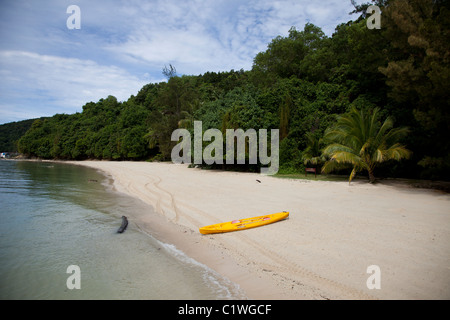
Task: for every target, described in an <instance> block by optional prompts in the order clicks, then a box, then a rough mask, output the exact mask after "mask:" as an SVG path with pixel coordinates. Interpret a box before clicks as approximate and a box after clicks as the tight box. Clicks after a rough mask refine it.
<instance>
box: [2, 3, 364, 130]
mask: <svg viewBox="0 0 450 320" xmlns="http://www.w3.org/2000/svg"><path fill="white" fill-rule="evenodd" d="M360 2H361V1H359V2H358V3H360ZM70 5H77V6H78V7H79V8H80V10H81V29H79V30H77V29H72V30H70V29H68V28H67V25H66V21H67V19H68V18H69V17H70V15H71V14H68V13H67V12H66V11H67V8H68V7H69V6H70ZM352 10H353V7H352V5H351V2H350V0H323V1H317V0H280V1H274V0H240V1H237V0H184V1H181V0H148V1H144V0H102V1H92V0H91V1H86V0H83V1H79V0H39V1H36V0H28V1H27V0H0V124H2V123H7V122H12V121H19V120H24V119H30V118H37V117H41V116H52V115H54V114H56V113H67V114H72V113H75V112H80V111H81V110H82V106H83V105H84V104H85V103H87V102H89V101H94V102H96V101H98V100H99V99H100V98H105V97H107V96H108V95H113V96H115V97H117V99H118V100H119V101H124V100H127V99H128V98H129V97H130V96H131V95H132V94H134V95H135V94H137V92H138V91H139V89H140V88H142V86H143V85H145V84H146V83H150V82H152V83H154V82H160V81H165V78H164V76H163V75H162V72H161V71H162V69H163V68H164V66H165V65H167V66H168V65H169V64H172V65H174V66H175V67H176V69H177V72H178V74H189V75H199V74H203V73H205V72H207V71H214V72H219V71H229V70H231V69H235V70H240V69H244V70H250V69H251V67H252V63H253V58H254V57H255V56H256V54H257V53H258V52H261V51H264V50H265V49H266V48H267V45H268V43H269V42H270V41H271V40H272V39H273V38H275V37H276V36H278V35H281V36H286V35H287V34H288V31H289V29H290V28H291V27H292V26H295V27H296V28H297V29H298V30H302V29H303V27H304V25H305V24H306V23H307V22H310V23H313V24H315V25H317V26H319V27H321V28H322V30H323V31H324V32H325V33H326V34H327V35H328V36H331V35H332V33H333V32H334V29H335V27H336V26H337V25H338V24H340V23H343V22H347V21H349V20H351V19H352V18H355V17H352V16H350V15H349V12H351V11H352Z"/></svg>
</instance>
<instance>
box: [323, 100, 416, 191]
mask: <svg viewBox="0 0 450 320" xmlns="http://www.w3.org/2000/svg"><path fill="white" fill-rule="evenodd" d="M378 113H379V109H378V108H376V109H374V110H373V112H372V113H367V112H364V111H363V110H357V109H356V108H352V110H351V111H350V112H349V113H347V114H344V115H341V116H339V117H338V121H337V124H336V126H335V127H333V128H331V129H329V130H327V132H326V133H325V139H326V140H327V141H330V142H331V144H330V145H328V146H327V147H326V148H325V149H324V151H323V152H324V154H325V155H328V156H329V157H330V160H329V161H327V162H326V163H325V165H324V166H323V167H322V172H324V173H327V172H330V171H332V170H334V169H337V168H340V167H342V166H343V165H349V164H350V165H351V166H353V170H352V172H351V174H350V177H349V183H350V182H351V181H352V179H353V178H354V177H355V175H356V173H357V172H359V171H362V170H367V171H368V173H369V181H370V183H373V182H374V181H375V176H374V169H375V167H376V166H377V165H378V164H380V163H382V162H384V161H387V160H397V161H399V160H401V159H406V158H409V157H410V155H411V151H409V150H407V149H406V148H405V146H404V145H402V144H400V143H399V141H400V139H401V138H403V137H404V136H406V135H407V134H408V132H409V130H408V128H405V127H403V128H394V127H393V126H394V122H393V120H392V118H390V117H389V118H387V119H386V120H385V121H384V122H383V124H381V123H380V122H379V121H378V118H379V116H378Z"/></svg>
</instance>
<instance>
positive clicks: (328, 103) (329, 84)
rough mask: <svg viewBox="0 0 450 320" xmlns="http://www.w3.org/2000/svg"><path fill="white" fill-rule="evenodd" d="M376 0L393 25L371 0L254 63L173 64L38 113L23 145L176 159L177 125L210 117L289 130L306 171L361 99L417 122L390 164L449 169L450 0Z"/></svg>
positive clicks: (65, 152) (222, 125)
mask: <svg viewBox="0 0 450 320" xmlns="http://www.w3.org/2000/svg"><path fill="white" fill-rule="evenodd" d="M373 3H374V4H376V5H378V6H380V8H381V11H382V20H381V29H368V28H367V26H366V18H367V15H366V13H365V9H366V8H367V6H368V4H366V5H361V6H355V11H354V12H355V13H356V14H358V13H359V14H360V16H359V17H358V18H357V19H356V20H354V21H348V22H347V23H344V24H341V25H338V26H337V27H336V29H335V32H334V33H333V35H332V36H331V37H328V36H326V35H325V34H324V33H323V31H322V30H321V29H320V28H319V27H317V26H315V25H313V24H311V23H307V24H306V25H305V26H304V28H303V30H298V29H297V28H296V27H292V28H291V29H290V30H289V33H288V35H287V36H278V37H276V38H274V39H273V40H272V41H271V42H270V43H269V44H268V47H267V50H265V51H263V52H260V53H258V54H257V55H256V56H255V58H254V61H253V66H252V69H251V70H247V71H244V70H239V71H235V70H231V71H228V72H206V73H204V74H202V75H181V76H180V75H177V71H176V69H175V67H174V66H172V65H169V67H164V69H163V73H164V75H166V77H167V81H166V82H161V83H150V84H147V85H145V86H144V87H143V88H142V89H141V90H140V91H139V92H138V93H137V94H136V95H132V96H131V97H130V98H129V99H128V100H127V101H117V99H116V98H115V97H113V96H108V97H106V98H104V99H100V100H99V101H97V102H88V103H86V104H85V105H84V106H83V111H82V112H81V113H76V114H71V115H66V114H56V115H54V116H53V117H50V118H45V119H38V120H35V121H34V123H33V124H32V126H31V127H30V129H29V130H28V131H27V132H26V133H25V134H24V135H22V137H21V138H20V140H19V141H18V144H17V146H18V149H19V151H20V152H22V153H24V154H26V155H28V156H34V157H41V158H50V159H51V158H57V159H109V160H125V159H132V160H147V159H155V160H170V154H171V149H172V148H173V146H174V145H175V144H176V142H174V141H171V134H172V132H173V131H174V130H175V129H177V128H186V129H188V130H192V123H193V121H194V120H198V121H202V122H203V130H207V129H209V128H217V129H219V130H221V131H222V133H224V132H225V130H226V129H228V128H234V129H236V128H242V129H244V130H246V129H248V128H253V129H255V130H258V129H268V130H270V129H279V130H280V168H281V171H282V172H283V171H284V172H293V171H302V170H304V167H305V164H306V165H308V163H311V161H310V162H308V161H306V160H308V159H309V160H312V162H313V163H314V164H315V165H317V166H320V165H322V164H323V163H324V161H325V159H326V158H324V157H322V155H321V154H319V153H318V152H319V150H321V149H322V148H323V147H325V145H324V143H325V142H324V141H326V139H325V140H323V138H324V137H325V133H326V132H327V131H326V130H327V129H328V128H333V127H334V128H335V126H336V125H337V124H339V123H340V122H339V121H342V119H343V118H342V117H343V116H345V115H348V114H351V113H352V112H357V111H355V110H358V112H362V113H364V114H366V115H368V114H372V115H373V114H376V115H377V117H378V118H377V119H389V120H388V122H389V123H391V121H395V124H396V126H398V127H409V128H410V131H409V134H408V135H407V136H403V135H400V136H401V137H400V136H399V137H398V138H399V139H398V141H397V142H398V143H400V144H401V145H405V146H406V147H407V148H408V149H409V150H410V151H412V156H411V157H409V159H407V160H406V159H404V160H402V161H400V162H396V163H395V164H394V163H392V162H389V161H388V162H383V163H380V164H379V167H378V169H377V170H378V171H377V172H378V173H379V174H380V175H386V176H403V177H414V178H431V179H449V178H450V155H449V154H450V144H449V141H448V139H447V138H446V133H447V132H448V131H449V129H450V128H449V113H448V112H447V110H448V107H449V103H450V97H449V91H448V88H449V87H450V83H449V81H450V80H449V79H450V63H449V62H450V61H449V59H450V47H449V45H450V41H448V39H449V26H450V14H449V13H450V12H449V10H450V8H449V2H448V1H436V0H410V1H406V0H384V1H381V0H379V1H373ZM349 112H350V113H349ZM379 125H380V126H381V127H376V128H377V130H381V129H382V128H387V127H389V126H388V125H387V124H386V126H387V127H385V125H384V124H382V123H381V122H380V123H379ZM329 130H331V129H329ZM328 132H330V131H328ZM329 137H330V136H329V134H328V138H329ZM335 138H336V137H335ZM334 142H335V143H337V142H336V141H334ZM334 147H336V145H335V146H334ZM385 147H386V148H388V146H387V145H386V146H385ZM332 148H333V147H329V148H328V149H327V151H328V152H331V149H332ZM386 150H388V149H386ZM381 152H383V151H381ZM330 154H331V157H333V156H334V157H335V159H337V158H338V157H337V156H336V154H334V155H333V153H330ZM394 158H395V157H394ZM400 158H402V159H403V158H406V157H400ZM400 158H399V159H400ZM319 160H320V161H319ZM326 168H329V167H328V166H327V165H326ZM353 169H354V168H353ZM353 169H352V168H350V169H349V170H350V171H348V172H347V173H348V174H349V173H350V172H351V170H353ZM246 170H253V169H252V168H251V166H249V167H246ZM369 174H370V171H369Z"/></svg>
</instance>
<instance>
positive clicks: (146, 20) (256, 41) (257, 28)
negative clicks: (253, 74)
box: [107, 0, 351, 74]
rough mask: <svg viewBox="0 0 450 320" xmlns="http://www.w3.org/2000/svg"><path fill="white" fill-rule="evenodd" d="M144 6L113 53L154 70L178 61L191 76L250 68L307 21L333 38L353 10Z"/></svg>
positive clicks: (292, 4) (310, 4)
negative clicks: (276, 40)
mask: <svg viewBox="0 0 450 320" xmlns="http://www.w3.org/2000/svg"><path fill="white" fill-rule="evenodd" d="M134 3H135V4H136V5H137V4H138V3H141V2H140V1H136V2H134ZM144 3H145V4H144ZM144 3H142V5H141V6H140V11H139V13H138V14H137V15H135V16H133V21H134V22H135V23H134V25H133V26H132V27H131V28H130V30H129V33H128V35H127V37H126V40H125V41H122V42H120V43H114V44H110V45H108V46H107V47H108V49H109V50H111V51H113V52H115V53H117V54H119V55H122V56H124V57H128V58H132V59H134V60H135V61H140V62H141V63H142V62H145V63H147V64H149V65H152V66H162V65H164V64H167V63H173V64H175V65H176V66H177V68H178V70H179V71H181V72H182V73H187V74H199V73H203V72H206V71H224V70H230V69H241V68H244V69H247V70H248V69H250V68H251V66H252V62H253V58H254V57H255V56H256V54H257V53H258V52H261V51H263V50H265V49H266V47H267V44H268V43H269V42H270V41H271V40H272V39H273V38H274V37H276V36H278V35H287V33H288V31H289V29H290V28H291V27H292V26H295V27H297V29H302V28H303V26H304V25H305V24H306V23H307V22H311V23H314V24H316V25H318V26H319V27H320V26H322V25H324V26H325V27H326V28H324V32H325V33H326V34H328V35H329V36H330V35H331V34H332V32H333V31H334V28H335V27H336V25H337V24H339V23H340V22H346V21H347V20H349V16H348V13H349V12H350V11H351V4H350V1H348V3H347V4H343V3H342V0H329V1H320V2H319V1H309V0H282V1H273V0H248V1H229V0H228V1H226V0H215V1H200V0H190V1H189V0H187V1H183V2H180V1H178V0H177V1H174V0H163V1H162V0H160V1H154V2H151V3H150V4H149V3H146V2H144ZM133 14H136V12H135V11H134V12H133ZM128 27H130V26H128Z"/></svg>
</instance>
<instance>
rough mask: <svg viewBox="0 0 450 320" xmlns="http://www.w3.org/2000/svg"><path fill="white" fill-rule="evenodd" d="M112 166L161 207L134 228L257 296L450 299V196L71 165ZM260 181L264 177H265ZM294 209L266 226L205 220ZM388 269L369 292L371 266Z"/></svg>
mask: <svg viewBox="0 0 450 320" xmlns="http://www.w3.org/2000/svg"><path fill="white" fill-rule="evenodd" d="M72 163H75V164H81V165H85V166H89V167H93V168H97V169H99V170H102V171H104V172H106V173H107V174H108V175H110V176H111V177H112V178H113V179H114V187H115V188H116V189H117V190H118V191H120V192H124V193H127V194H129V195H131V196H134V197H137V198H139V199H141V200H143V201H144V202H146V203H148V204H150V205H152V206H153V207H154V208H155V211H156V212H157V213H158V214H157V215H155V214H152V215H151V214H149V215H146V214H133V213H130V214H129V220H130V222H131V226H132V227H137V228H142V229H148V230H151V232H152V233H156V236H157V237H159V238H161V240H163V241H167V242H170V243H173V244H175V245H176V246H177V248H179V249H181V250H183V251H184V252H185V253H186V254H188V255H189V256H191V257H193V258H194V259H196V260H198V261H199V262H201V263H204V264H206V265H208V266H210V267H211V268H212V269H214V270H216V271H217V272H219V273H220V274H222V275H224V276H226V277H228V278H229V279H230V280H232V281H234V282H235V283H237V284H239V285H240V286H241V288H242V289H243V290H244V291H245V292H246V294H247V296H248V297H249V298H250V299H450V195H449V194H445V193H442V192H439V191H434V190H427V189H418V188H408V187H406V186H401V185H400V186H392V185H387V184H384V183H378V184H375V185H371V184H369V183H365V182H364V183H363V182H352V184H351V185H349V184H348V183H347V182H323V181H307V180H292V179H280V178H274V177H269V176H263V175H260V174H252V173H234V172H221V171H208V170H200V169H190V168H188V167H187V165H175V164H172V163H147V162H108V161H83V162H72ZM257 179H258V180H260V181H261V183H259V182H257V181H256V180H257ZM280 211H289V212H290V217H289V219H287V220H284V221H280V222H277V223H274V224H271V225H268V226H265V227H260V228H255V229H250V230H245V231H238V232H231V233H225V234H216V235H201V234H200V233H199V231H198V228H199V227H202V226H205V225H209V224H214V223H218V222H225V221H231V220H234V219H239V218H246V217H252V216H259V215H263V214H268V213H275V212H280ZM371 265H377V266H379V268H380V272H381V273H380V275H381V278H380V280H381V281H380V284H381V288H380V289H372V290H370V289H368V287H367V285H366V281H367V279H368V278H369V277H370V276H371V274H369V273H367V268H368V267H369V266H371Z"/></svg>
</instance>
